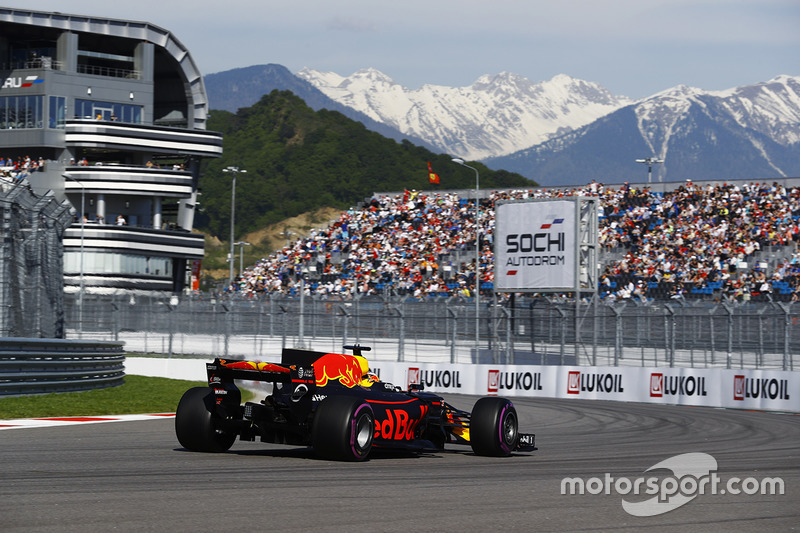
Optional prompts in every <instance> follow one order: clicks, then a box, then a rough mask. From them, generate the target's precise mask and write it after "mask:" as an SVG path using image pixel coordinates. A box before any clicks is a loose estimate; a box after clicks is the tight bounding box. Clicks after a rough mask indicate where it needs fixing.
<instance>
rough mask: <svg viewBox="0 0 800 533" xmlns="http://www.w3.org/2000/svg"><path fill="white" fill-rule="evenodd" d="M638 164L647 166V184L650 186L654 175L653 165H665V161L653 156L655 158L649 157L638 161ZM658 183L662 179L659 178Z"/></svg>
mask: <svg viewBox="0 0 800 533" xmlns="http://www.w3.org/2000/svg"><path fill="white" fill-rule="evenodd" d="M636 162H637V163H644V164H645V165H647V183H648V184H649V183H650V182H651V177H652V174H653V165H655V164H658V163H663V162H664V160H663V159H658V158H657V157H655V156H653V157H647V158H645V159H637V160H636ZM658 181H661V178H659V180H658Z"/></svg>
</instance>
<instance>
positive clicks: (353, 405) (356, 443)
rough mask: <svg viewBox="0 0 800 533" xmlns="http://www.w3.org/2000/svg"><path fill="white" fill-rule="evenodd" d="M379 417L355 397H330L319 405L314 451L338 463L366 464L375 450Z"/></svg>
mask: <svg viewBox="0 0 800 533" xmlns="http://www.w3.org/2000/svg"><path fill="white" fill-rule="evenodd" d="M374 431H375V414H374V413H373V411H372V407H371V406H370V405H369V404H368V403H367V402H365V401H364V400H362V399H360V398H356V397H353V396H328V397H327V398H325V399H324V400H322V401H321V402H320V403H319V405H318V406H317V410H316V413H315V414H314V422H313V425H312V428H311V443H312V446H313V447H314V452H315V453H316V454H317V455H319V456H321V457H325V458H327V459H335V460H337V461H363V460H365V459H366V458H367V456H368V455H369V452H370V450H372V439H373V433H374Z"/></svg>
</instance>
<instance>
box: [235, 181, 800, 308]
mask: <svg viewBox="0 0 800 533" xmlns="http://www.w3.org/2000/svg"><path fill="white" fill-rule="evenodd" d="M574 195H581V196H594V197H599V198H600V213H599V215H600V224H599V240H600V246H601V253H600V258H601V261H603V262H604V267H603V270H602V273H601V278H600V291H601V294H602V296H603V297H604V298H607V299H628V298H640V299H652V298H691V297H705V296H709V297H713V298H717V299H722V298H726V299H730V300H734V299H735V300H739V301H747V300H751V299H759V298H761V299H764V298H766V297H767V295H769V297H770V298H771V297H773V296H774V297H775V299H782V300H791V301H794V300H795V299H797V297H798V296H799V295H800V292H798V290H799V289H798V287H799V286H800V253H798V252H797V250H796V243H797V241H798V240H799V239H800V223H798V220H799V219H800V188H796V187H794V188H789V189H787V188H786V187H785V186H783V185H780V184H778V183H772V184H768V183H740V184H710V185H704V186H700V185H695V184H694V183H693V182H691V181H689V180H687V181H686V182H685V183H684V184H682V185H681V186H679V187H677V188H676V189H675V190H673V191H671V192H665V193H655V192H653V191H652V190H650V189H649V188H644V189H637V188H635V187H631V186H629V185H628V184H624V185H622V186H618V187H611V186H604V185H603V184H601V183H596V182H594V181H593V182H592V183H590V184H588V185H586V186H584V187H576V188H572V189H532V190H510V191H496V192H493V193H492V194H491V196H490V198H488V199H486V200H484V201H482V205H481V210H480V212H481V219H480V228H481V231H480V233H481V253H480V262H481V265H480V280H479V281H480V287H481V289H482V290H487V291H490V290H491V289H493V281H494V272H493V266H494V265H493V245H492V237H493V232H494V209H493V206H494V202H495V201H497V200H501V199H525V198H552V197H564V196H574ZM475 229H476V224H475V208H474V200H471V199H465V198H459V197H458V196H457V195H456V194H453V193H436V192H427V193H421V192H417V191H406V192H405V193H404V194H401V195H397V196H394V197H388V196H383V197H376V198H373V199H372V200H371V201H370V202H369V203H368V204H367V205H366V206H364V207H363V208H360V209H355V208H353V209H350V210H348V211H347V212H344V213H342V214H341V216H340V217H339V219H338V220H337V221H336V222H334V223H333V224H331V225H330V226H329V227H328V228H327V229H322V230H316V231H313V232H311V234H309V235H308V236H306V237H304V238H301V239H299V240H297V241H295V242H294V243H290V244H288V245H287V246H286V247H284V248H283V249H282V250H280V251H278V252H277V253H275V254H273V255H272V256H270V257H267V258H264V259H262V260H260V261H259V262H257V263H256V264H255V265H253V266H252V267H249V268H247V269H245V271H244V272H243V273H241V276H240V277H239V278H238V279H237V280H236V281H235V283H234V285H233V286H232V287H229V288H228V290H234V291H238V292H239V293H241V294H243V295H255V294H257V293H272V292H281V293H287V294H296V293H297V291H298V290H299V286H300V285H299V284H300V280H301V279H303V280H304V281H303V282H304V287H305V290H306V292H307V293H308V294H319V295H340V296H347V295H350V294H352V293H356V292H358V293H366V294H377V293H381V292H382V291H384V290H387V289H392V290H394V291H396V292H398V293H400V294H407V295H411V296H414V297H418V298H424V297H429V296H436V295H463V296H471V295H473V294H474V290H475V262H474V256H475V253H474V250H475V248H474V246H475V233H476V232H475ZM765 247H783V248H778V250H781V253H782V254H783V256H782V257H781V259H780V260H779V261H777V262H775V264H774V265H772V266H771V267H770V265H769V264H768V263H767V262H766V261H763V260H761V259H760V257H761V256H760V254H759V252H761V251H763V250H764V249H765ZM770 249H771V250H775V248H770ZM470 250H471V251H472V252H471V253H469V252H470ZM608 257H612V258H613V260H604V258H608ZM459 259H460V260H459Z"/></svg>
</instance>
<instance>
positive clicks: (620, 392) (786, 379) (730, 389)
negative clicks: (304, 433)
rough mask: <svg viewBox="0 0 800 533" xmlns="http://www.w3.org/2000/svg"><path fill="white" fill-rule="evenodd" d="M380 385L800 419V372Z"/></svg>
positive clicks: (483, 376)
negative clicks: (742, 411) (716, 409)
mask: <svg viewBox="0 0 800 533" xmlns="http://www.w3.org/2000/svg"><path fill="white" fill-rule="evenodd" d="M210 360H211V359H158V358H144V357H137V358H129V359H128V362H127V370H128V373H130V374H141V375H148V376H161V377H171V378H179V379H189V380H196V381H205V380H206V373H205V363H206V362H209V361H210ZM372 370H373V371H374V372H376V373H377V374H378V375H379V376H380V378H381V380H382V381H385V382H389V383H394V384H395V385H398V386H400V387H402V388H403V389H406V388H408V386H409V385H410V384H411V383H422V384H423V385H424V388H425V390H429V391H433V392H438V393H455V394H470V395H476V396H486V395H498V396H508V397H515V396H524V397H538V398H564V399H590V400H612V401H624V402H644V403H655V404H673V405H674V404H679V405H698V406H707V407H726V408H739V409H756V410H770V411H787V412H800V372H789V371H781V370H749V369H738V370H728V369H720V368H713V369H700V368H684V367H681V368H669V367H665V368H662V367H605V366H595V367H589V366H546V365H483V364H459V363H456V364H447V363H397V362H384V361H379V362H376V363H373V365H372Z"/></svg>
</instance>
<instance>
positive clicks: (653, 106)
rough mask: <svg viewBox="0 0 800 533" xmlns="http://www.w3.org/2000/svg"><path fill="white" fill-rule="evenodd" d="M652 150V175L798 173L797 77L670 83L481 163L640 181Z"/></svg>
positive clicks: (561, 177) (562, 180)
mask: <svg viewBox="0 0 800 533" xmlns="http://www.w3.org/2000/svg"><path fill="white" fill-rule="evenodd" d="M651 155H655V156H657V157H659V158H660V159H663V160H664V163H663V164H658V165H655V166H654V167H653V177H654V181H656V180H657V181H662V180H663V181H676V180H680V179H688V178H691V179H695V180H697V179H723V180H724V179H753V178H755V179H765V178H766V179H770V178H776V177H800V77H792V76H778V77H776V78H773V79H772V80H769V81H767V82H763V83H756V84H754V85H748V86H744V87H737V88H734V89H729V90H726V91H714V92H711V91H702V90H700V89H695V88H691V87H686V86H677V87H674V88H672V89H669V90H666V91H663V92H661V93H658V94H655V95H653V96H651V97H649V98H645V99H643V100H641V101H639V102H637V103H635V104H632V105H630V106H627V107H624V108H622V109H619V110H617V111H615V112H613V113H611V114H609V115H607V116H605V117H602V118H600V119H598V120H597V121H595V122H594V123H592V124H589V125H587V126H584V127H582V128H580V129H578V130H575V131H573V132H570V133H568V134H566V135H563V136H560V137H557V138H554V139H551V140H549V141H546V142H544V143H541V144H539V145H537V146H534V147H532V148H529V149H526V150H522V151H520V152H517V153H515V154H512V155H509V156H505V157H498V158H493V159H490V160H488V161H486V163H487V164H488V165H489V166H490V167H492V168H503V169H505V170H509V171H516V172H519V173H521V174H523V175H525V176H527V177H529V178H532V179H535V180H537V181H539V182H540V183H543V184H550V185H556V184H575V183H582V182H585V181H587V179H599V180H601V181H605V182H609V183H617V182H622V181H638V182H641V181H642V178H643V177H644V175H645V174H644V169H643V168H642V166H641V165H637V164H636V163H635V160H636V159H639V158H645V157H648V156H651ZM637 167H638V168H637Z"/></svg>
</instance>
